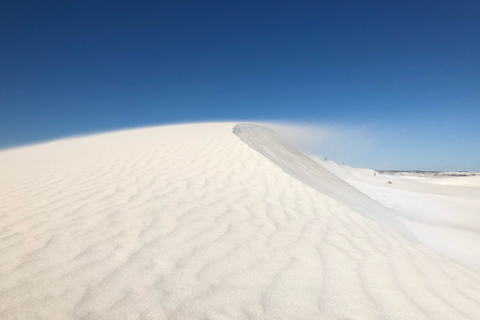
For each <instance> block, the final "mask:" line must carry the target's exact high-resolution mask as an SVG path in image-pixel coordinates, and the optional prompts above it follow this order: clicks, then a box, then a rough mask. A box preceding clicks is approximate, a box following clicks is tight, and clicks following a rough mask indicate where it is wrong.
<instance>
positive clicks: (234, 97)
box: [0, 0, 480, 170]
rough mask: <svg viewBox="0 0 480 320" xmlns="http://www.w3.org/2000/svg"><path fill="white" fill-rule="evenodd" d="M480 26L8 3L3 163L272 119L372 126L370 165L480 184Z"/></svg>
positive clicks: (1, 30)
mask: <svg viewBox="0 0 480 320" xmlns="http://www.w3.org/2000/svg"><path fill="white" fill-rule="evenodd" d="M479 21H480V2H479V1H478V0H472V1H462V0H459V1H438V0H437V1H422V0H415V1H410V0H406V1H319V0H317V1H245V0H243V1H230V0H229V1H208V0H205V1H198V0H197V1H181V0H176V1H148V2H147V1H101V0H96V1H68V0H62V1H22V0H14V1H10V0H6V1H2V5H1V6H0V148H7V147H13V146H17V145H24V144H29V143H33V142H38V141H45V140H49V139H55V138H60V137H64V136H69V135H75V134H84V133H92V132H99V131H108V130H113V129H121V128H129V127H138V126H145V125H157V124H167V123H177V122H197V121H211V120H214V121H219V120H277V121H295V122H308V123H314V124H316V123H320V124H325V123H327V124H341V125H342V126H347V127H348V126H349V125H352V126H356V127H358V126H363V127H367V128H368V131H369V135H370V136H372V137H373V138H374V140H375V141H374V147H373V148H372V150H371V153H370V154H369V155H364V157H367V158H369V159H372V160H371V161H370V162H368V161H367V163H365V164H363V163H362V165H364V166H370V167H375V166H377V167H378V166H383V167H396V168H398V167H402V166H403V167H404V168H405V169H407V168H408V169H416V168H418V169H453V170H472V169H476V170H480V22H479ZM392 145H394V147H393V146H392ZM376 158H382V159H384V160H383V162H381V163H380V162H378V161H377V162H376V161H375V160H374V159H376ZM338 160H340V159H338ZM353 162H355V161H353ZM364 162H365V161H364ZM355 164H356V163H352V165H355ZM399 169H400V168H399Z"/></svg>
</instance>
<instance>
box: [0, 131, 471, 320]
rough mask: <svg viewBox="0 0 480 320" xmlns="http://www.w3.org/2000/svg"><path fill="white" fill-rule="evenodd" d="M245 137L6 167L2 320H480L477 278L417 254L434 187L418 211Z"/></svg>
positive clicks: (45, 150)
mask: <svg viewBox="0 0 480 320" xmlns="http://www.w3.org/2000/svg"><path fill="white" fill-rule="evenodd" d="M234 126H235V124H234V123H220V124H211V123H210V124H195V125H193V124H189V125H177V126H166V127H156V128H146V129H138V130H129V131H122V132H114V133H108V134H102V135H96V136H89V137H84V138H77V139H67V140H59V141H55V142H51V143H47V144H41V145H36V146H31V147H25V148H18V149H12V150H6V151H3V152H0V319H478V318H479V315H480V275H479V273H477V272H476V271H474V269H475V268H474V267H470V268H466V267H464V266H462V265H460V264H458V263H457V262H455V261H453V260H451V259H450V258H447V257H445V256H442V255H440V254H438V253H436V252H434V251H433V250H431V249H428V248H426V247H424V246H422V245H420V244H418V243H417V242H414V241H410V240H407V238H408V239H412V240H415V241H419V242H422V243H425V241H424V240H422V239H419V237H418V234H419V232H418V230H417V229H415V228H412V227H411V226H410V225H409V222H408V221H410V220H411V219H410V220H408V219H406V218H405V214H406V212H407V211H408V210H407V209H408V206H409V205H410V206H413V205H412V204H411V203H409V200H408V199H409V198H408V196H411V195H412V193H413V194H414V195H418V194H419V193H422V192H423V193H424V194H431V193H429V191H427V192H424V191H422V190H423V189H422V190H421V186H422V185H426V186H428V187H426V189H428V190H431V188H432V187H431V186H433V185H434V184H429V183H424V182H419V181H417V182H418V183H417V182H415V181H413V180H412V181H409V182H408V183H410V188H411V189H409V190H407V191H408V192H410V194H407V197H406V198H405V197H404V198H403V199H406V204H405V203H404V202H405V201H404V202H402V201H401V197H400V196H398V194H395V192H396V191H395V190H397V191H398V192H407V191H406V190H405V188H403V189H402V188H401V187H400V186H401V185H402V183H403V182H401V181H407V180H408V179H407V178H404V177H402V178H399V177H396V178H395V177H392V178H389V180H392V181H393V180H395V179H397V180H395V181H394V184H393V185H392V186H393V187H394V188H396V189H394V188H390V189H386V190H383V191H384V192H383V193H382V189H381V188H384V187H383V186H380V182H375V180H373V182H372V181H369V180H368V179H367V178H366V177H367V176H368V177H370V176H369V172H368V171H362V170H358V169H351V172H346V171H345V170H347V169H345V168H337V170H335V168H333V167H334V166H333V165H331V167H332V168H328V166H329V164H328V163H326V164H325V165H324V166H322V165H320V164H318V163H315V162H314V161H312V160H310V159H309V158H307V157H305V156H304V155H303V154H301V153H300V152H298V151H297V150H295V149H294V148H292V147H290V146H288V145H286V144H284V143H283V141H282V140H281V139H278V138H277V137H276V136H275V135H274V134H273V133H272V132H270V131H268V130H264V129H262V128H259V127H255V126H245V125H242V126H237V127H236V130H235V133H236V134H234V133H233V132H232V129H233V127H234ZM325 168H327V169H329V170H326V169H325ZM330 169H331V170H330ZM335 171H336V172H335ZM332 172H333V173H332ZM342 172H343V173H342ZM352 172H353V173H354V174H352ZM362 172H363V173H362ZM347 173H348V174H349V176H348V177H347V176H344V177H342V174H345V175H346V174H347ZM362 174H364V177H363V178H362ZM352 176H355V178H352ZM371 178H372V179H373V178H378V177H373V174H372V177H371ZM400 179H403V180H400ZM397 182H398V183H397ZM406 183H407V182H405V184H406ZM422 183H423V184H422ZM376 184H378V185H376ZM354 187H357V188H354ZM390 187H391V186H390ZM436 187H438V188H441V187H443V188H448V187H458V188H468V190H470V192H471V194H470V195H469V196H466V195H465V196H463V198H462V197H457V198H455V199H461V200H458V201H460V202H462V201H463V202H462V203H463V204H465V203H469V204H468V205H469V206H470V207H469V208H474V207H475V206H476V205H477V203H478V202H475V201H474V200H472V199H475V194H478V187H475V186H458V185H457V186H448V185H442V184H437V185H436ZM362 188H363V189H362ZM415 188H417V189H415ZM429 188H430V189H429ZM358 189H360V191H359V190H358ZM368 189H370V190H373V191H372V192H370V193H371V194H369V193H368V192H366V190H368ZM413 189H415V190H413ZM458 190H459V189H457V191H458ZM465 190H466V189H465ZM392 192H393V193H392ZM444 192H446V191H444ZM440 194H441V192H440ZM382 195H383V198H382ZM437 195H438V192H437ZM439 197H440V198H441V197H442V195H440V196H439ZM449 197H452V194H450V193H449V194H447V195H445V194H443V198H442V199H444V200H445V199H447V198H449ZM372 198H373V199H374V200H373V199H372ZM382 199H383V200H384V201H383V202H382ZM389 199H390V200H391V199H396V201H397V202H396V203H393V205H392V203H391V202H392V201H390V200H389ZM419 201H421V199H420V200H419ZM429 201H433V200H431V199H430V200H429ZM442 201H443V200H442ZM445 201H447V200H445ZM452 201H453V200H452ZM455 201H457V200H454V201H453V202H449V203H453V204H455V203H457V204H459V203H460V202H458V201H457V202H455ZM477 201H478V200H477ZM470 202H471V203H470ZM401 205H404V206H406V207H405V208H399V207H400V206H401ZM456 208H460V209H462V208H465V206H464V207H462V206H460V205H459V207H456ZM420 209H421V208H417V209H416V211H415V210H414V211H412V212H410V215H412V216H414V215H416V214H419V213H420V214H423V213H422V210H420ZM402 210H403V211H402ZM447 211H448V210H444V211H442V212H444V214H443V216H446V215H447V214H446V213H445V212H447ZM434 213H435V212H433V211H429V212H427V213H424V214H423V215H424V216H427V217H428V219H430V220H428V221H431V220H432V219H436V218H435V217H433V216H432V215H433V214H434ZM471 214H474V212H470V213H469V215H471ZM469 218H472V217H471V216H469ZM422 219H424V220H426V218H425V217H422ZM439 219H440V218H439ZM441 219H443V220H442V221H448V223H450V222H452V221H451V220H452V219H453V218H452V217H450V216H449V217H447V218H441ZM449 219H450V220H449ZM462 219H463V218H462ZM462 219H460V220H462ZM472 219H473V218H472ZM453 220H454V219H453ZM406 221H407V222H406ZM453 222H455V221H453ZM448 223H446V224H447V225H448ZM455 223H456V222H455ZM459 223H460V224H462V223H465V221H463V220H462V222H459ZM417 224H418V223H417ZM425 232H429V231H428V230H427V229H426V231H425ZM475 232H476V231H475ZM475 232H471V233H475ZM433 233H434V232H433ZM447 233H448V232H447ZM425 238H428V235H427V236H425ZM467 255H468V252H467V251H465V252H463V253H462V256H467ZM475 259H476V260H477V261H478V256H476V257H475V256H473V255H472V256H471V257H470V259H469V260H472V261H475ZM457 260H458V259H457ZM464 264H465V263H464Z"/></svg>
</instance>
